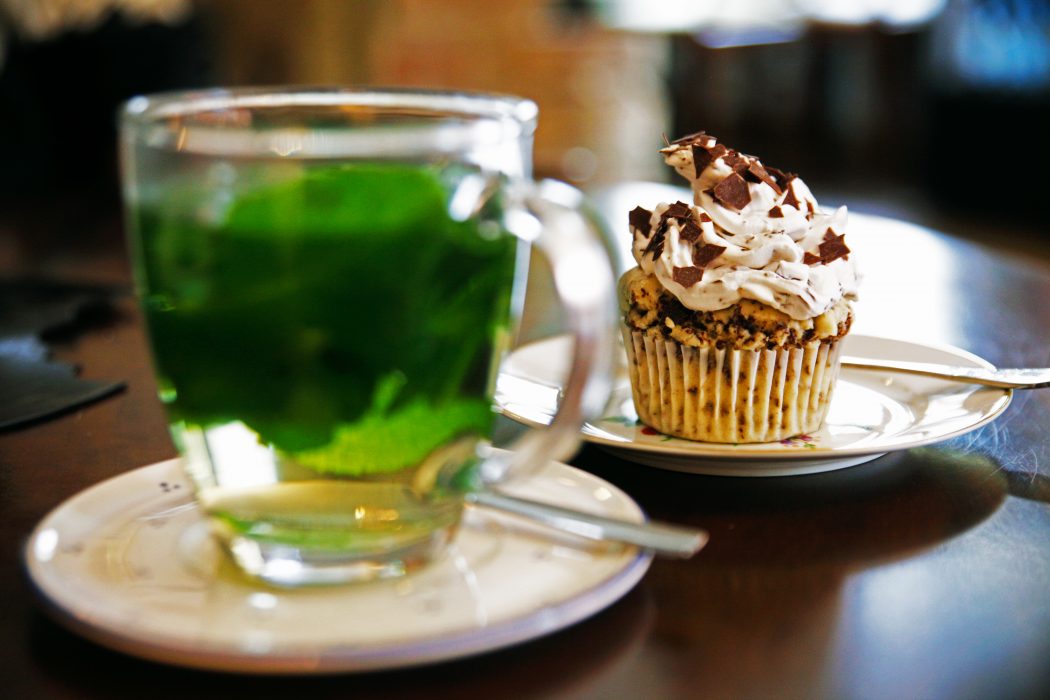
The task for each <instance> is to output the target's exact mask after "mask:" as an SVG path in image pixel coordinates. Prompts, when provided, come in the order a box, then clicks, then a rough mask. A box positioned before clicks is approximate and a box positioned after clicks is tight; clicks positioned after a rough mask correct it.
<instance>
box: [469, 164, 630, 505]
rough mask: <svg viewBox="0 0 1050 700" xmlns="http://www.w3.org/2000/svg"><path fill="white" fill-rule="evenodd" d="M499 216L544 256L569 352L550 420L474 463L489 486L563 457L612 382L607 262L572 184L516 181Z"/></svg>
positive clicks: (611, 292) (611, 288)
mask: <svg viewBox="0 0 1050 700" xmlns="http://www.w3.org/2000/svg"><path fill="white" fill-rule="evenodd" d="M512 194H514V195H516V196H513V197H512V200H511V201H515V202H516V203H517V205H516V206H515V205H512V206H511V208H510V209H509V210H508V211H507V212H506V214H505V216H504V224H505V226H506V227H507V229H508V230H510V232H511V233H513V234H514V235H516V236H517V237H518V238H521V239H524V240H526V241H528V242H530V243H532V245H533V246H535V248H536V249H537V250H538V251H539V252H540V253H541V254H542V255H543V256H544V257H545V258H546V259H547V262H548V263H549V265H550V268H551V272H552V277H553V280H554V289H555V292H556V293H557V296H558V298H559V301H560V303H561V305H562V306H563V308H564V310H565V317H566V321H567V324H568V326H569V330H570V331H571V333H572V336H573V339H574V344H573V355H572V365H571V369H570V370H569V376H568V378H567V379H566V381H565V387H564V389H563V390H562V392H561V402H560V404H559V406H558V411H557V413H556V414H555V416H554V418H553V419H552V420H551V422H550V424H549V425H548V426H547V427H546V428H544V429H540V430H529V431H528V432H526V433H525V434H524V435H522V436H521V437H519V438H518V439H517V440H515V441H514V442H513V443H512V444H511V445H509V446H508V451H507V452H501V453H499V454H490V455H489V456H487V457H486V458H485V459H484V460H483V461H482V463H481V465H480V466H479V470H478V474H479V476H480V477H481V481H482V483H483V484H484V485H491V484H495V483H497V482H499V481H502V480H503V479H505V478H507V477H509V476H513V475H515V474H519V473H523V472H524V471H525V470H527V469H529V468H530V467H536V466H539V465H543V464H546V463H547V462H548V461H550V460H552V459H567V458H568V457H570V456H571V455H572V454H573V453H574V452H575V451H576V448H577V447H578V446H579V444H580V428H581V427H582V426H583V423H584V421H585V420H586V419H588V418H590V417H593V416H595V415H598V413H599V412H600V411H602V410H603V409H604V408H605V404H606V402H607V401H608V398H609V392H610V389H611V387H612V377H611V369H612V359H613V350H614V331H615V324H616V298H615V284H614V279H613V262H612V257H611V255H610V253H609V250H608V248H606V246H605V245H604V244H603V243H602V235H601V232H600V230H599V229H598V227H597V225H596V224H595V223H593V222H592V221H590V220H588V217H587V216H586V215H585V214H584V211H583V208H582V204H583V195H582V194H581V193H580V192H579V190H577V189H575V188H573V187H571V186H569V185H567V184H565V183H563V182H558V181H555V180H544V181H541V182H538V183H533V182H527V183H523V184H522V185H521V189H520V191H517V192H514V193H512Z"/></svg>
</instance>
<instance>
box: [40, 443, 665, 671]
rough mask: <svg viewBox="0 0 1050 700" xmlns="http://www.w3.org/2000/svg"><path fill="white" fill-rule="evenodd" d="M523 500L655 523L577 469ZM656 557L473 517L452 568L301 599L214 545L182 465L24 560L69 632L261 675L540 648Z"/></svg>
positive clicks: (81, 507)
mask: <svg viewBox="0 0 1050 700" xmlns="http://www.w3.org/2000/svg"><path fill="white" fill-rule="evenodd" d="M504 490H505V491H506V492H507V493H511V494H513V495H517V496H521V497H526V498H532V499H535V500H539V501H546V502H550V503H556V504H560V505H567V506H572V507H574V508H578V509H580V510H589V511H592V512H595V513H600V514H602V515H606V516H609V517H616V518H622V519H626V520H633V521H641V520H643V519H644V516H643V514H642V511H641V509H640V508H639V507H638V505H637V504H636V503H635V502H634V501H633V500H631V498H630V497H628V496H627V495H626V494H624V493H623V492H622V491H620V490H619V489H617V488H616V487H615V486H612V485H611V484H609V483H607V482H605V481H603V480H602V479H599V478H597V477H595V476H592V475H590V474H587V473H586V472H582V471H579V470H577V469H574V468H572V467H569V466H567V465H564V464H558V463H550V464H549V465H548V466H546V467H544V468H542V469H540V470H538V472H537V473H536V474H535V476H532V477H529V478H528V479H527V480H526V479H522V480H519V481H518V482H515V483H514V484H508V485H507V486H506V488H505V489H504ZM650 560H651V555H649V554H647V553H644V552H640V551H639V550H637V549H636V548H633V547H623V546H618V545H606V544H600V543H597V544H590V543H586V542H584V541H583V540H577V539H575V538H570V536H562V535H559V534H557V533H553V531H549V530H543V529H541V528H539V526H534V525H531V524H530V523H527V522H525V521H523V520H519V519H517V518H514V517H513V516H507V515H502V514H498V513H495V512H492V511H488V510H483V509H473V508H472V509H468V511H467V512H466V514H465V516H464V521H463V524H462V526H461V527H460V530H459V533H458V534H457V536H456V538H455V541H454V543H453V545H452V547H451V549H450V550H449V552H448V553H447V555H446V556H445V557H444V558H443V559H442V560H440V561H438V562H436V563H434V564H432V565H430V566H429V567H427V568H425V569H423V570H421V571H420V572H418V573H416V574H413V575H411V576H408V577H406V578H403V579H396V580H390V581H381V582H374V583H366V584H358V585H350V586H342V587H330V588H310V589H301V590H291V591H289V590H279V589H273V588H267V587H265V586H263V585H260V584H256V583H254V582H252V581H248V580H246V579H245V578H243V577H242V576H241V575H240V574H239V573H238V572H237V571H235V570H234V569H233V566H232V564H230V563H229V562H228V561H227V560H226V557H225V556H223V555H222V554H221V552H220V551H219V549H218V547H217V546H216V545H215V544H213V542H212V540H211V538H210V537H209V536H208V535H207V532H206V527H205V526H204V523H203V520H202V516H201V514H200V512H199V511H198V510H197V508H196V506H195V505H193V503H192V501H191V499H190V486H189V484H188V483H187V482H186V481H185V479H184V478H183V476H182V473H181V470H180V468H179V466H178V463H177V462H176V461H169V462H161V463H158V464H154V465H151V466H148V467H143V468H141V469H137V470H135V471H131V472H128V473H126V474H123V475H121V476H118V477H115V478H113V479H110V480H108V481H105V482H102V483H100V484H98V485H96V486H93V487H92V488H90V489H87V490H86V491H83V492H82V493H80V494H78V495H76V496H74V497H73V498H71V499H69V500H68V501H66V502H65V503H63V504H62V505H61V506H59V507H58V508H57V509H55V510H54V511H52V512H51V514H49V515H48V516H47V517H46V518H45V519H44V520H43V521H42V522H41V523H40V525H39V526H38V527H37V528H36V530H35V531H34V533H33V535H32V536H31V538H30V539H29V542H28V543H27V545H26V549H25V561H26V566H27V568H28V571H29V575H30V577H31V579H32V581H33V582H34V583H35V585H36V587H37V589H38V591H39V593H40V594H41V596H42V598H43V599H44V601H45V602H46V603H47V604H48V605H47V607H48V609H49V611H50V612H51V613H53V614H54V616H55V617H56V618H57V619H58V621H59V622H60V623H61V624H63V625H65V626H66V627H68V628H70V629H72V630H73V631H75V632H77V633H79V634H81V635H83V636H85V637H87V638H89V639H91V640H93V641H95V642H98V643H100V644H102V645H104V646H107V647H110V648H113V649H116V650H118V651H122V652H125V653H128V654H132V655H135V656H141V657H144V658H147V659H151V660H154V661H161V662H166V663H173V664H178V665H185V666H192V667H198V668H206V669H212V670H223V671H236V672H253V673H330V672H342V671H358V670H372V669H383V668H394V667H402V666H411V665H417V664H424V663H429V662H434V661H439V660H444V659H451V658H456V657H462V656H467V655H470V654H476V653H481V652H485V651H489V650H493V649H498V648H500V647H505V646H508V645H511V644H515V643H517V642H521V641H524V640H528V639H532V638H535V637H539V636H541V635H544V634H547V633H549V632H553V631H555V630H558V629H561V628H563V627H566V626H568V625H570V624H572V623H574V622H577V621H579V620H582V619H584V618H586V617H589V616H590V615H593V614H595V613H597V612H598V611H600V610H602V609H603V608H605V607H607V606H608V605H611V604H612V603H613V602H615V601H616V600H618V599H619V598H620V597H621V596H623V595H624V594H625V593H627V592H628V591H629V590H630V589H631V588H632V587H633V586H634V585H635V584H636V583H637V582H638V581H639V579H641V577H642V575H643V574H644V573H645V571H646V570H647V569H648V567H649V563H650Z"/></svg>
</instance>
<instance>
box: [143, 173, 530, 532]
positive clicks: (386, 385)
mask: <svg viewBox="0 0 1050 700" xmlns="http://www.w3.org/2000/svg"><path fill="white" fill-rule="evenodd" d="M226 167H230V166H228V165H227V166H226ZM233 167H235V168H237V169H239V170H240V172H238V173H237V179H236V181H237V183H238V187H239V188H240V189H239V190H236V191H235V190H233V189H228V190H227V189H223V188H216V187H215V186H214V185H213V184H211V183H209V182H204V181H202V182H196V183H195V182H192V181H189V182H183V183H180V184H179V185H178V186H177V187H175V186H172V185H171V184H170V183H166V184H165V185H164V189H163V195H162V196H161V195H156V196H154V193H152V192H150V191H148V190H144V191H143V192H142V193H141V194H140V196H139V201H138V202H137V204H136V206H135V208H134V209H133V211H134V219H133V226H135V227H136V228H137V236H138V239H137V240H138V246H139V249H138V250H137V261H138V277H139V282H140V284H141V285H142V286H143V289H142V290H141V291H142V299H143V308H144V311H145V313H146V316H147V320H148V326H149V329H150V335H151V342H152V346H153V352H154V359H155V362H156V369H157V373H158V376H159V379H160V383H161V394H162V398H163V399H164V400H165V402H166V403H167V409H168V415H169V419H170V422H171V425H172V433H173V436H174V438H175V440H176V441H177V442H178V443H179V445H180V449H181V450H182V451H184V452H185V454H186V455H187V458H188V459H189V460H190V462H191V463H190V465H189V466H190V471H191V473H192V474H193V476H194V479H195V481H196V486H197V488H198V492H199V494H200V496H201V500H202V502H203V503H204V504H205V506H206V507H207V508H208V509H209V510H210V512H211V513H212V514H213V515H215V516H217V517H218V518H219V519H220V520H221V521H223V522H225V523H227V525H228V527H229V528H230V532H231V533H232V534H237V535H242V536H247V537H250V538H253V539H254V540H256V541H262V542H270V543H277V544H280V543H286V544H289V545H295V546H305V547H307V548H309V547H313V548H315V549H321V550H333V551H336V550H344V551H345V550H348V549H349V550H353V549H354V548H355V547H356V548H360V549H361V550H362V551H367V550H368V549H369V548H371V547H373V546H374V545H375V543H376V542H377V541H378V540H377V539H376V538H379V539H380V540H382V539H383V538H387V540H386V541H387V545H389V538H391V537H392V538H394V539H395V540H397V538H398V537H401V538H402V539H403V540H404V542H405V544H406V545H407V544H409V543H410V542H411V540H412V539H413V537H414V536H415V535H414V534H413V533H416V532H417V531H418V532H420V533H426V532H430V531H432V530H433V529H434V527H433V523H432V522H428V520H434V519H437V520H439V521H445V522H447V524H448V525H451V524H452V523H454V522H455V521H456V519H457V518H458V508H459V506H458V499H455V498H454V497H452V496H451V495H450V496H449V497H448V498H447V502H445V500H443V493H442V491H441V489H440V488H438V489H436V490H435V488H434V486H435V483H436V481H435V477H434V474H433V473H427V474H420V473H419V471H418V469H417V468H418V467H419V466H420V465H421V464H424V463H431V462H434V459H435V455H438V456H439V457H440V459H441V460H443V461H442V462H441V464H442V465H445V464H446V463H447V462H448V461H449V459H451V458H455V459H458V460H460V461H461V462H463V464H464V465H467V464H468V463H469V462H470V455H471V454H472V453H473V445H474V444H476V442H477V441H478V440H480V439H482V438H483V437H484V436H487V435H488V434H489V432H490V429H491V425H492V421H493V418H494V414H493V412H492V408H491V392H492V383H493V381H492V373H493V368H494V366H495V362H494V359H493V358H494V356H495V354H496V353H497V352H498V351H499V349H500V347H499V346H500V344H501V342H502V340H503V339H504V338H505V337H506V335H507V326H508V320H509V307H510V296H511V287H512V284H513V280H514V267H515V257H516V248H517V241H516V239H514V238H513V237H512V236H510V235H508V234H506V233H504V232H503V231H502V230H500V229H499V227H498V226H496V225H494V224H493V223H492V222H491V221H487V222H486V221H479V220H476V219H468V220H465V221H458V220H455V219H454V218H453V217H452V216H451V215H450V214H449V201H450V198H451V197H452V192H453V191H454V189H455V187H456V185H457V183H458V182H460V181H461V179H462V178H463V177H467V176H468V175H469V173H466V172H464V173H454V172H451V171H449V170H448V169H445V170H441V169H439V168H437V167H431V166H426V165H418V166H416V165H396V164H384V163H374V164H369V163H356V164H352V165H340V166H335V165H326V164H321V163H314V164H311V163H308V162H299V163H298V164H297V165H296V166H295V167H296V168H297V169H296V170H295V171H294V172H290V173H287V172H286V173H282V174H281V176H280V177H276V178H272V177H271V175H270V174H268V173H267V172H266V171H265V170H264V169H265V168H266V167H273V166H267V165H265V164H252V163H250V162H245V163H236V164H235V165H234V166H233ZM245 182H249V183H253V184H252V185H250V186H245V185H244V184H243V183H245ZM249 442H250V443H251V446H252V450H249V449H247V448H246V447H245V445H246V444H248V443H249ZM224 443H228V444H224ZM452 448H454V449H452ZM450 449H451V452H450V451H449V450H450ZM253 450H254V452H253ZM238 454H240V455H241V456H239V457H238V456H237V455H238ZM231 455H232V456H231ZM267 455H269V456H271V457H272V458H270V457H267ZM202 464H204V465H205V466H201V465H202ZM439 466H441V465H439ZM442 468H444V467H442ZM431 471H433V470H431ZM362 484H371V486H367V487H366V486H362ZM377 484H378V485H379V486H377ZM438 486H440V483H438ZM363 493H368V494H372V495H362V494H363ZM370 501H372V502H370ZM366 511H367V513H366ZM376 514H379V515H376ZM420 536H423V535H420Z"/></svg>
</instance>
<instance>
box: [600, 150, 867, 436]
mask: <svg viewBox="0 0 1050 700" xmlns="http://www.w3.org/2000/svg"><path fill="white" fill-rule="evenodd" d="M660 153H661V154H662V155H663V157H664V160H665V161H666V163H667V164H668V165H670V166H671V167H673V168H674V169H675V170H676V171H677V172H678V173H679V174H680V175H682V176H683V177H684V178H686V179H687V180H688V181H689V183H690V185H691V187H692V191H693V202H692V204H689V203H686V202H674V203H671V204H668V203H661V204H658V205H656V206H655V207H654V208H653V209H652V210H648V209H645V208H643V207H640V206H639V207H636V208H635V209H634V210H633V211H631V213H630V217H629V218H630V229H631V234H632V236H633V247H632V250H633V253H634V258H635V260H636V261H637V262H638V266H637V267H635V268H633V269H631V270H629V271H628V272H627V273H626V274H625V275H624V276H623V277H622V278H621V279H620V285H619V287H620V303H621V309H622V311H623V334H624V342H625V344H626V348H627V356H628V366H629V370H630V378H631V390H632V395H633V398H634V405H635V408H636V410H637V411H638V416H639V418H640V419H641V420H642V422H643V423H645V424H646V425H649V426H650V427H652V428H654V429H656V430H658V431H660V432H662V433H665V434H667V435H674V436H676V437H682V438H686V439H689V440H703V441H708V442H722V443H753V442H770V441H774V440H783V439H785V438H789V437H793V436H796V435H800V434H804V433H812V432H815V431H816V430H818V429H819V428H820V426H821V425H822V423H823V421H824V418H825V416H826V415H827V411H828V406H829V405H830V403H831V395H832V391H833V389H834V387H835V382H836V380H837V378H838V372H839V351H840V346H841V343H840V341H841V340H842V338H843V337H844V336H845V335H846V333H848V332H849V329H850V325H851V324H852V322H853V311H852V306H851V302H852V301H854V300H855V299H856V293H857V283H858V275H857V271H856V268H855V266H854V261H853V257H852V256H851V255H850V249H849V247H848V246H847V245H846V241H845V236H846V223H847V213H846V208H845V207H840V208H839V209H838V210H836V211H834V212H824V211H822V210H820V209H819V208H818V206H817V203H816V201H815V200H814V198H813V195H812V194H811V193H810V191H809V188H807V187H806V185H805V183H803V182H802V180H800V179H799V178H798V177H797V176H796V175H794V174H792V173H787V172H783V171H780V170H778V169H776V168H772V167H769V166H765V165H763V164H762V162H761V161H760V160H759V159H758V158H755V157H754V156H749V155H745V154H743V153H740V152H738V151H736V150H733V149H731V148H727V147H726V146H724V145H722V144H720V143H718V141H717V140H716V139H715V138H714V137H713V136H710V135H708V134H705V133H704V132H699V133H697V134H692V135H690V136H686V137H684V138H681V139H679V140H677V141H675V142H673V143H671V144H669V145H668V146H667V147H666V148H664V149H662V150H661V151H660Z"/></svg>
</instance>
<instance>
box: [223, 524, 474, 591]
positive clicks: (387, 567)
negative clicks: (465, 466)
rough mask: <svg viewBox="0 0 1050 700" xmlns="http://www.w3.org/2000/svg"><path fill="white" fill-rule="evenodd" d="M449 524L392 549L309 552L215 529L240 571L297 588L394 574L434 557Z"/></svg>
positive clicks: (438, 553)
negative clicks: (425, 536)
mask: <svg viewBox="0 0 1050 700" xmlns="http://www.w3.org/2000/svg"><path fill="white" fill-rule="evenodd" d="M453 532H454V528H452V527H449V528H444V529H441V530H436V531H435V532H433V533H431V534H430V536H429V537H427V538H426V539H423V540H420V541H418V542H415V543H413V544H411V545H409V546H406V547H403V548H401V549H398V550H394V551H391V552H332V551H314V550H309V549H303V548H299V547H294V546H290V545H287V544H275V543H269V542H260V541H258V540H254V539H251V538H250V537H243V536H233V537H229V538H227V537H223V536H221V535H218V534H216V536H217V537H218V538H219V540H220V542H221V543H222V544H223V546H224V547H225V549H226V550H227V552H228V553H229V554H230V556H231V557H232V558H233V561H234V562H235V563H236V564H237V566H238V568H240V570H241V571H243V572H244V573H246V574H248V575H249V576H251V577H253V578H256V579H259V580H260V581H263V582H265V583H268V584H270V585H272V586H279V587H282V588H298V587H301V586H323V585H334V584H342V583H355V582H364V581H374V580H377V579H388V578H397V577H399V576H404V575H406V574H408V573H411V572H412V571H415V570H417V569H419V568H421V567H422V566H424V565H426V564H428V563H430V562H432V561H434V560H435V559H437V558H439V557H440V556H441V555H442V554H443V553H444V551H445V550H446V548H447V547H448V544H449V542H450V541H451V539H452V535H453Z"/></svg>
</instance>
